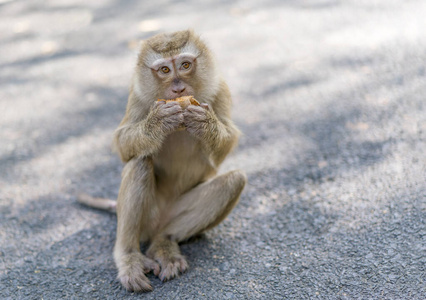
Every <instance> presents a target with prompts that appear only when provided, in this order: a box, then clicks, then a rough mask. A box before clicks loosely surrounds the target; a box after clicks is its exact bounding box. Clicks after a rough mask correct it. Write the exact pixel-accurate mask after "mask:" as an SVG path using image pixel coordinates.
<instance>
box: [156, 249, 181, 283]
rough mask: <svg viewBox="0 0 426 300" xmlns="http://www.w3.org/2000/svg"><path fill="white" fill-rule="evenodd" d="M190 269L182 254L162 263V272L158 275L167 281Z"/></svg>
mask: <svg viewBox="0 0 426 300" xmlns="http://www.w3.org/2000/svg"><path fill="white" fill-rule="evenodd" d="M187 269H188V263H187V262H186V259H185V257H183V256H182V255H179V256H175V257H173V258H170V259H169V260H168V262H164V263H163V264H162V265H161V272H160V275H159V276H158V277H159V278H160V279H161V281H167V280H170V279H173V278H175V277H177V276H178V275H179V272H180V273H183V272H185V271H186V270H187Z"/></svg>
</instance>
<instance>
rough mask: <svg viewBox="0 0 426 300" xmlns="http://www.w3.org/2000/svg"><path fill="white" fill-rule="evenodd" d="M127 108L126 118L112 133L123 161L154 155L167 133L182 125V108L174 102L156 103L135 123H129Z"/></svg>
mask: <svg viewBox="0 0 426 300" xmlns="http://www.w3.org/2000/svg"><path fill="white" fill-rule="evenodd" d="M136 109H137V110H138V111H141V109H140V108H136V107H135V108H134V109H132V106H131V105H129V107H128V109H127V112H126V115H125V116H124V118H123V120H122V122H121V124H120V126H119V127H118V128H117V130H116V131H115V134H114V146H115V149H116V150H117V152H118V153H119V155H120V158H121V160H122V161H123V162H128V161H129V160H130V159H132V158H133V157H139V156H142V157H148V156H151V155H153V154H154V153H156V152H157V151H158V150H159V149H160V148H161V145H162V143H163V141H164V138H165V137H166V135H167V134H168V133H170V132H171V131H173V130H175V129H176V128H178V127H179V125H180V124H181V123H182V122H183V115H182V108H181V107H180V105H179V104H177V103H164V102H157V103H155V104H154V106H153V108H152V109H151V111H150V112H149V113H148V114H147V116H146V117H145V118H144V119H142V120H140V121H138V120H137V118H136V117H134V118H133V120H132V111H135V110H136Z"/></svg>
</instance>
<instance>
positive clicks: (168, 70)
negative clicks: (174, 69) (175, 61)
mask: <svg viewBox="0 0 426 300" xmlns="http://www.w3.org/2000/svg"><path fill="white" fill-rule="evenodd" d="M161 72H163V73H166V74H167V73H169V72H170V69H169V68H168V67H161Z"/></svg>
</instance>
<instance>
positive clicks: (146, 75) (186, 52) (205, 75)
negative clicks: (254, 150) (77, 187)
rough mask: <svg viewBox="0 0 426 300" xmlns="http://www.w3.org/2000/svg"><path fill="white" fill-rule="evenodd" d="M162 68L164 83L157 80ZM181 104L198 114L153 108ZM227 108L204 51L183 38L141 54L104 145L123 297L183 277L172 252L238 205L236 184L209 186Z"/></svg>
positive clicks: (154, 41)
mask: <svg viewBox="0 0 426 300" xmlns="http://www.w3.org/2000/svg"><path fill="white" fill-rule="evenodd" d="M180 60H182V61H184V60H185V61H186V60H189V61H190V62H191V66H192V67H191V69H190V70H188V71H186V70H183V71H182V70H180V69H179V65H178V63H179V62H180ZM163 61H164V64H167V66H169V67H170V73H167V74H164V73H161V65H162V64H163ZM154 66H155V67H154ZM158 66H160V68H158ZM176 84H179V90H182V91H181V92H179V93H176V88H175V87H176V86H174V85H176ZM175 94H176V95H175ZM189 95H191V96H194V97H195V99H197V100H198V101H199V102H200V103H201V106H194V105H190V106H188V107H187V108H185V109H182V107H180V105H179V104H178V103H176V102H169V103H165V102H156V99H158V98H164V99H172V98H176V97H181V96H189ZM174 96H176V97H174ZM231 102H232V100H231V96H230V93H229V89H228V87H227V85H226V83H225V82H224V81H223V80H222V79H221V78H220V77H219V76H218V74H217V71H216V67H215V63H214V61H213V58H212V55H211V53H210V51H209V50H208V48H207V46H206V45H205V44H204V43H203V42H202V41H201V40H200V39H199V37H198V36H196V35H195V34H194V33H193V32H192V31H181V32H175V33H172V34H161V35H157V36H154V37H152V38H151V39H149V40H147V41H145V43H144V44H143V45H142V48H141V51H140V54H139V57H138V63H137V65H136V70H135V75H134V77H133V83H132V87H131V90H130V95H129V99H128V105H127V109H126V114H125V116H124V118H123V120H122V122H121V124H120V126H119V127H118V128H117V130H116V132H115V137H114V145H115V149H116V151H117V152H118V154H119V155H120V157H121V159H122V160H123V162H125V163H126V165H125V166H124V169H123V174H122V182H121V186H120V191H119V195H118V200H117V239H116V244H115V248H114V259H115V262H116V265H117V268H118V270H119V274H118V278H119V280H120V281H121V283H122V284H123V286H124V287H125V288H126V289H128V290H132V291H148V290H151V286H150V283H149V280H148V279H147V278H146V276H145V275H144V274H145V273H146V272H149V271H151V270H152V271H154V274H156V275H158V276H159V277H160V278H161V279H162V280H168V279H171V278H173V277H175V276H177V275H178V274H179V272H184V271H185V270H186V269H187V267H188V264H187V262H186V259H185V258H184V257H183V256H182V255H181V253H180V250H179V246H178V242H180V241H183V240H186V239H188V238H190V237H191V236H193V235H196V234H199V233H201V232H203V231H205V230H207V229H210V228H212V227H214V226H216V225H217V224H219V223H220V222H221V221H222V220H223V219H225V217H226V216H227V215H228V214H229V213H230V211H231V210H232V208H233V207H234V206H235V205H236V203H237V202H238V199H239V196H240V194H241V191H242V190H243V188H244V185H245V182H246V177H245V175H244V174H243V173H242V172H241V171H232V172H229V173H226V174H223V175H220V176H216V173H217V168H218V166H219V165H220V164H221V163H222V162H223V160H224V159H225V157H226V156H227V154H228V153H229V152H230V151H231V150H232V149H233V148H234V147H235V145H236V144H237V140H238V136H239V131H238V129H237V128H236V127H235V126H234V124H233V123H232V121H231V116H230V111H231ZM182 127H184V128H185V130H180V131H178V130H177V129H178V128H182ZM86 200H87V198H86ZM85 203H88V201H85ZM95 203H97V202H95ZM92 204H93V203H92ZM89 205H90V204H89ZM98 207H99V206H98ZM140 240H142V241H147V242H150V247H149V249H148V251H147V256H144V255H143V254H142V253H141V252H140V246H139V241H140Z"/></svg>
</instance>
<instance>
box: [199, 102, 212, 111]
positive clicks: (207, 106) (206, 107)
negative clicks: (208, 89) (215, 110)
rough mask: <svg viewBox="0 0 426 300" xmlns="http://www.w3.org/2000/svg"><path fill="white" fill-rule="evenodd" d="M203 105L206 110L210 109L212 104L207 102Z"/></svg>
mask: <svg viewBox="0 0 426 300" xmlns="http://www.w3.org/2000/svg"><path fill="white" fill-rule="evenodd" d="M201 107H202V108H204V109H206V110H210V105H208V104H207V103H201Z"/></svg>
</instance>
